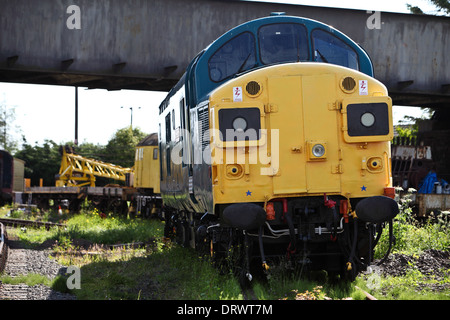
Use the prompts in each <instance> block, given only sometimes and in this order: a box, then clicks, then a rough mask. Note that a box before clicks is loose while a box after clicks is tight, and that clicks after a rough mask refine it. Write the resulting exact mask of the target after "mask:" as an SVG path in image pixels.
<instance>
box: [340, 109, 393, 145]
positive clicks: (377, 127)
mask: <svg viewBox="0 0 450 320" xmlns="http://www.w3.org/2000/svg"><path fill="white" fill-rule="evenodd" d="M347 127H348V135H349V136H353V137H354V136H382V135H387V134H389V111H388V105H387V104H386V103H354V104H349V105H348V106H347Z"/></svg>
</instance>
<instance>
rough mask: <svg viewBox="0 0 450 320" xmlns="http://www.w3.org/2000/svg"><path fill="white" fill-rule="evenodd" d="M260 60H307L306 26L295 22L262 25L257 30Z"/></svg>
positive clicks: (265, 61) (271, 61) (270, 61)
mask: <svg viewBox="0 0 450 320" xmlns="http://www.w3.org/2000/svg"><path fill="white" fill-rule="evenodd" d="M258 39H259V43H260V45H259V46H260V47H259V50H260V53H261V61H262V63H264V64H271V63H278V62H287V61H305V60H308V41H307V35H306V28H305V27H304V26H303V25H301V24H297V23H278V24H270V25H266V26H262V27H261V28H260V29H259V32H258Z"/></svg>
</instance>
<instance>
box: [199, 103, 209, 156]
mask: <svg viewBox="0 0 450 320" xmlns="http://www.w3.org/2000/svg"><path fill="white" fill-rule="evenodd" d="M197 120H198V131H199V132H198V135H199V141H200V142H201V145H202V151H203V150H205V148H206V147H207V146H208V144H209V136H207V137H205V132H206V131H207V130H208V129H209V119H208V107H207V106H206V107H205V108H203V109H199V110H198V118H197Z"/></svg>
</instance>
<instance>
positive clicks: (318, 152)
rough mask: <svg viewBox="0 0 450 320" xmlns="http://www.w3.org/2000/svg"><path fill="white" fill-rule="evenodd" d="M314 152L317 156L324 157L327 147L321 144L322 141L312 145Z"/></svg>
mask: <svg viewBox="0 0 450 320" xmlns="http://www.w3.org/2000/svg"><path fill="white" fill-rule="evenodd" d="M312 154H313V155H314V156H315V157H317V158H320V157H322V156H323V155H324V154H325V147H324V146H323V145H321V144H320V143H318V144H315V145H314V146H313V147H312Z"/></svg>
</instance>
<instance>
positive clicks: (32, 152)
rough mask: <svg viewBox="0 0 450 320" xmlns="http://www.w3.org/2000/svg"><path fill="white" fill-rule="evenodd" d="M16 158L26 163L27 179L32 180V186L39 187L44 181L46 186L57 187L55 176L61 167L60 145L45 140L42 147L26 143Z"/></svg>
mask: <svg viewBox="0 0 450 320" xmlns="http://www.w3.org/2000/svg"><path fill="white" fill-rule="evenodd" d="M14 157H16V158H19V159H22V160H24V161H25V178H29V179H31V185H32V186H38V185H39V179H41V178H42V179H43V182H44V186H54V185H55V175H56V174H57V173H58V172H59V167H60V166H61V155H60V153H59V145H58V144H56V143H55V142H54V141H52V140H45V142H44V144H43V145H42V146H39V145H35V146H31V145H29V144H27V143H26V142H25V143H24V144H23V146H22V150H20V151H18V152H16V154H15V155H14Z"/></svg>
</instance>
